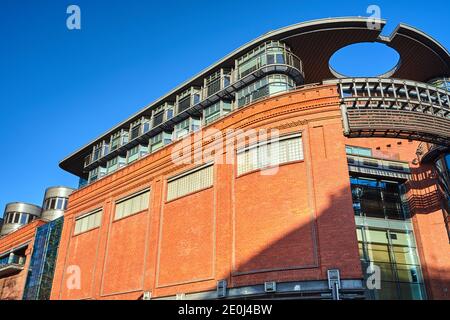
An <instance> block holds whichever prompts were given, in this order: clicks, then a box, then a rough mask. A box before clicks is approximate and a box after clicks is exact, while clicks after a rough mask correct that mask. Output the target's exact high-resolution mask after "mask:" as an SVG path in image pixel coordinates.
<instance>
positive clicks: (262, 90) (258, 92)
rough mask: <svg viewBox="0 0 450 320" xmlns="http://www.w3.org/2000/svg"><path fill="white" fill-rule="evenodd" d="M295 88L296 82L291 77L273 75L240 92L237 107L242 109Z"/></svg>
mask: <svg viewBox="0 0 450 320" xmlns="http://www.w3.org/2000/svg"><path fill="white" fill-rule="evenodd" d="M294 88H295V82H294V80H292V79H291V78H290V77H288V76H286V75H282V74H272V75H269V76H267V77H264V78H262V79H260V80H258V81H256V82H253V83H252V84H250V85H249V86H247V87H245V88H243V89H241V90H239V91H238V93H237V105H238V107H242V106H244V105H246V104H249V103H252V102H254V101H257V100H259V99H262V98H267V97H269V96H271V95H274V94H277V93H281V92H286V91H289V90H292V89H294Z"/></svg>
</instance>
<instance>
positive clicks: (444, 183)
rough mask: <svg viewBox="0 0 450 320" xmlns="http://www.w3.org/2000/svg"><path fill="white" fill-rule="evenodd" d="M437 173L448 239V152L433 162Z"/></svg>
mask: <svg viewBox="0 0 450 320" xmlns="http://www.w3.org/2000/svg"><path fill="white" fill-rule="evenodd" d="M435 167H436V171H437V173H438V180H439V189H440V191H441V195H442V209H443V212H444V220H445V225H446V228H447V234H448V237H449V240H450V153H448V154H446V155H442V156H441V157H440V158H439V159H438V160H437V161H436V163H435Z"/></svg>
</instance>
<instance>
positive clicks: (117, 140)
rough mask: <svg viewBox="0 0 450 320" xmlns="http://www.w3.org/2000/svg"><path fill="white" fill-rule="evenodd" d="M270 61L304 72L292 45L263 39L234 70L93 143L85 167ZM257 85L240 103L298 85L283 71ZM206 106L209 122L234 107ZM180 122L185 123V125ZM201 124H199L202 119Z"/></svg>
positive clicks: (218, 74)
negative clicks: (291, 47)
mask: <svg viewBox="0 0 450 320" xmlns="http://www.w3.org/2000/svg"><path fill="white" fill-rule="evenodd" d="M271 64H287V65H290V66H292V67H294V68H296V69H298V70H299V71H301V72H303V71H302V63H301V61H300V59H299V58H298V57H296V56H295V55H294V54H292V52H291V50H290V48H289V47H287V46H286V45H285V44H283V43H281V42H278V41H270V42H267V43H264V44H262V45H260V46H259V47H257V48H256V49H254V50H252V51H251V52H249V53H247V54H245V55H244V56H242V57H241V58H239V59H237V60H236V63H235V67H236V70H235V71H233V69H230V68H228V69H220V70H218V71H216V72H214V73H212V74H210V75H209V76H207V77H205V79H204V86H203V87H190V88H188V89H187V90H185V91H184V92H182V93H180V94H178V95H176V99H175V102H165V103H164V104H162V105H161V106H159V107H157V108H155V109H154V110H152V111H149V112H148V115H146V116H143V117H142V118H141V119H139V120H137V121H135V122H133V123H132V124H131V125H130V128H129V130H124V129H121V130H120V131H118V132H116V133H114V134H113V135H112V136H111V137H110V139H109V140H107V141H103V142H100V143H98V144H97V145H96V146H94V147H93V150H92V153H91V154H90V155H88V156H87V157H86V158H85V162H84V165H85V167H86V166H88V165H89V164H90V163H92V162H94V161H97V160H99V159H100V158H102V157H103V156H105V155H107V154H108V153H110V152H113V151H115V150H117V149H119V148H120V147H121V146H124V145H126V144H127V143H128V142H129V141H132V140H134V139H136V138H137V137H139V136H140V135H142V134H144V133H146V132H148V131H150V129H151V128H155V127H157V126H159V125H160V124H162V123H163V122H166V121H167V120H169V119H171V118H173V116H174V113H175V110H176V113H177V114H179V113H181V112H183V111H185V110H186V109H189V108H190V107H192V106H194V105H196V104H198V103H199V102H200V101H202V99H203V100H205V99H207V98H209V97H211V96H212V95H214V94H216V93H217V92H219V91H220V90H223V89H225V88H227V87H229V86H230V85H231V83H232V82H233V81H238V80H239V79H241V78H243V77H245V76H247V75H248V74H250V73H251V72H253V71H255V70H257V69H258V68H260V67H262V66H265V65H271ZM256 86H257V87H259V88H255V85H253V84H252V85H250V87H249V88H247V89H245V88H244V89H243V90H244V91H241V92H240V94H238V96H239V95H240V97H238V98H237V101H236V104H237V105H238V106H239V107H241V106H243V105H245V104H247V103H251V102H252V101H255V100H256V99H259V98H261V97H266V96H269V95H271V94H276V93H278V92H282V91H286V90H289V89H292V88H294V87H295V83H294V81H293V80H292V79H291V78H289V77H286V76H284V75H281V74H280V75H271V76H269V77H268V78H265V79H264V80H263V82H262V83H258V84H256ZM250 91H255V92H254V94H250V93H249V92H250ZM216 108H217V106H214V108H213V109H216ZM206 109H207V108H206ZM206 109H205V111H204V113H203V118H204V121H205V124H208V123H211V122H212V121H214V120H216V119H217V118H218V117H219V116H221V115H223V114H226V113H228V112H229V111H231V109H232V108H231V102H226V103H224V105H223V108H221V112H220V113H219V112H217V113H215V114H214V116H213V115H210V114H209V113H211V111H207V110H206ZM197 120H198V119H197ZM180 126H181V127H182V125H180ZM180 126H179V127H180ZM198 126H200V123H199V124H198ZM178 129H179V130H180V133H178V132H177V129H176V130H175V134H174V137H175V138H178V137H179V136H182V135H183V134H184V132H185V130H183V129H180V128H178Z"/></svg>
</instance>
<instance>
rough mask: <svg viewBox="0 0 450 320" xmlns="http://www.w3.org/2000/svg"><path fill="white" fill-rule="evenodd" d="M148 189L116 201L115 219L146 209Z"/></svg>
mask: <svg viewBox="0 0 450 320" xmlns="http://www.w3.org/2000/svg"><path fill="white" fill-rule="evenodd" d="M149 195H150V190H146V191H143V192H140V193H138V194H136V195H133V196H131V197H128V198H126V199H124V200H119V201H118V202H116V211H115V219H121V218H123V217H127V216H129V215H132V214H135V213H137V212H140V211H143V210H146V209H148V205H149Z"/></svg>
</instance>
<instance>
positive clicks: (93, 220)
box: [74, 209, 103, 235]
mask: <svg viewBox="0 0 450 320" xmlns="http://www.w3.org/2000/svg"><path fill="white" fill-rule="evenodd" d="M102 215H103V210H102V209H97V210H95V211H92V212H90V213H87V214H85V215H82V216H81V217H79V218H76V219H75V230H74V235H78V234H80V233H83V232H86V231H89V230H92V229H95V228H98V227H99V226H100V225H101V222H102Z"/></svg>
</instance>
